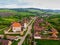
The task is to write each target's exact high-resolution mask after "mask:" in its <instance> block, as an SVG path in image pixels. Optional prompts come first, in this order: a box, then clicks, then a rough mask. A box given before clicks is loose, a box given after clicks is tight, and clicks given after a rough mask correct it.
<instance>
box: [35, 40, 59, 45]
mask: <svg viewBox="0 0 60 45" xmlns="http://www.w3.org/2000/svg"><path fill="white" fill-rule="evenodd" d="M35 41H36V45H60V40H59V41H58V40H35Z"/></svg>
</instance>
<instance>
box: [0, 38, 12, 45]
mask: <svg viewBox="0 0 60 45" xmlns="http://www.w3.org/2000/svg"><path fill="white" fill-rule="evenodd" d="M0 43H1V44H0V45H11V44H12V42H11V41H10V40H4V39H0Z"/></svg>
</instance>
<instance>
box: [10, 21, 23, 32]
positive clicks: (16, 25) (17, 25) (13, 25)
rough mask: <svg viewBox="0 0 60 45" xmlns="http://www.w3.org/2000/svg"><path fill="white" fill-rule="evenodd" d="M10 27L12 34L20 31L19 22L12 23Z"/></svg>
mask: <svg viewBox="0 0 60 45" xmlns="http://www.w3.org/2000/svg"><path fill="white" fill-rule="evenodd" d="M11 27H12V31H13V32H17V31H21V28H22V25H21V23H19V22H14V23H13V24H12V26H11Z"/></svg>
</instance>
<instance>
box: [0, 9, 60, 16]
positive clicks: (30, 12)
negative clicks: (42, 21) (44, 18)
mask: <svg viewBox="0 0 60 45" xmlns="http://www.w3.org/2000/svg"><path fill="white" fill-rule="evenodd" d="M22 13H23V14H22ZM43 14H48V15H49V14H60V10H50V9H38V8H13V9H8V8H0V16H10V15H43Z"/></svg>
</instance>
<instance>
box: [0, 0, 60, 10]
mask: <svg viewBox="0 0 60 45" xmlns="http://www.w3.org/2000/svg"><path fill="white" fill-rule="evenodd" d="M0 8H40V9H59V10H60V0H0Z"/></svg>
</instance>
